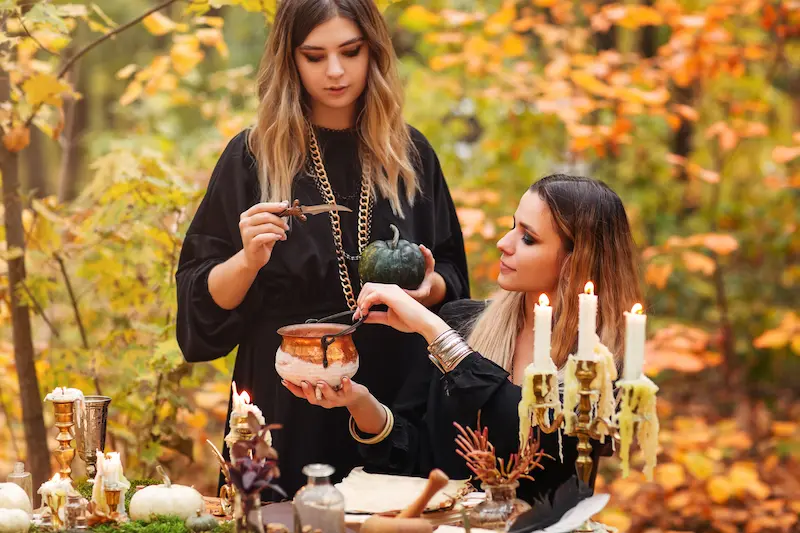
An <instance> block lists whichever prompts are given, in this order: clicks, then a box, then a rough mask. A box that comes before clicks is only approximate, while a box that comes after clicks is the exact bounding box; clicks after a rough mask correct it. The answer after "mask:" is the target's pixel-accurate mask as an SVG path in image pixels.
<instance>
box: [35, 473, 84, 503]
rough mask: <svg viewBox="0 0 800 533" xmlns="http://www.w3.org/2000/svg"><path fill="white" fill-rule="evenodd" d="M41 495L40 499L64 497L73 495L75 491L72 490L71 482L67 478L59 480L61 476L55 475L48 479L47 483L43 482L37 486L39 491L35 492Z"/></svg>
mask: <svg viewBox="0 0 800 533" xmlns="http://www.w3.org/2000/svg"><path fill="white" fill-rule="evenodd" d="M36 492H38V493H39V494H41V495H42V497H45V498H46V497H47V496H49V495H51V494H52V495H56V496H66V495H68V494H74V493H75V489H74V488H72V480H71V479H69V478H64V479H62V478H61V475H60V474H58V473H56V475H54V476H53V477H51V478H50V480H49V481H45V482H44V483H42V484H41V485H40V486H39V490H38V491H36Z"/></svg>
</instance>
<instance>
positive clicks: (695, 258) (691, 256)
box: [681, 250, 716, 276]
mask: <svg viewBox="0 0 800 533" xmlns="http://www.w3.org/2000/svg"><path fill="white" fill-rule="evenodd" d="M681 257H682V258H683V262H684V265H686V268H687V269H688V270H689V272H702V273H703V274H705V275H706V276H710V275H711V274H713V273H714V270H716V265H715V264H714V260H713V259H711V258H710V257H708V256H706V255H703V254H701V253H698V252H692V251H690V250H687V251H685V252H683V253H682V254H681Z"/></svg>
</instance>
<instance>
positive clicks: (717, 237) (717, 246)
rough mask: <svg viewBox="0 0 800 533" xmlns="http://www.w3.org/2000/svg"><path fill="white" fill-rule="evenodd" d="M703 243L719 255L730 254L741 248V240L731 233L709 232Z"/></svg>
mask: <svg viewBox="0 0 800 533" xmlns="http://www.w3.org/2000/svg"><path fill="white" fill-rule="evenodd" d="M703 244H704V245H705V247H706V248H708V249H709V250H712V251H714V252H716V253H718V254H719V255H728V254H730V253H731V252H733V251H735V250H736V249H737V248H739V242H738V241H737V240H736V239H735V238H734V237H732V236H730V235H722V234H717V233H709V234H708V235H705V236H704V238H703Z"/></svg>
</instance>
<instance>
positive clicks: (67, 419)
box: [53, 400, 75, 479]
mask: <svg viewBox="0 0 800 533" xmlns="http://www.w3.org/2000/svg"><path fill="white" fill-rule="evenodd" d="M73 403H74V402H73V401H72V400H69V401H59V400H53V411H54V414H55V419H56V422H55V426H56V427H57V428H58V435H57V436H56V440H57V441H58V448H56V449H55V450H54V451H53V455H54V456H55V458H56V461H58V464H59V466H60V467H61V468H60V469H59V472H58V473H59V475H60V476H61V479H72V467H71V465H72V460H73V459H74V458H75V448H73V447H72V446H71V443H72V439H73V438H74V437H73V428H74V426H75V420H74V414H73V410H72V404H73Z"/></svg>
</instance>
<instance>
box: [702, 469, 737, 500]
mask: <svg viewBox="0 0 800 533" xmlns="http://www.w3.org/2000/svg"><path fill="white" fill-rule="evenodd" d="M706 490H707V491H708V495H709V496H710V497H711V501H713V502H714V503H718V504H723V503H725V502H727V501H728V500H729V499H730V497H731V496H732V495H733V491H732V490H731V484H730V481H728V478H726V477H724V476H714V477H712V478H711V479H709V480H708V484H707V485H706Z"/></svg>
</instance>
